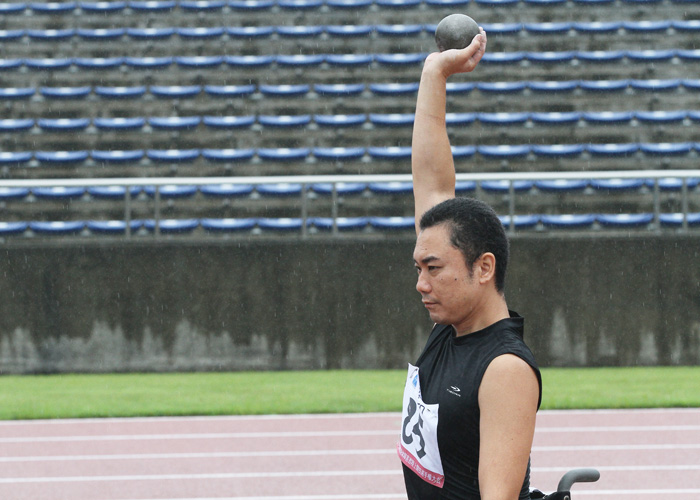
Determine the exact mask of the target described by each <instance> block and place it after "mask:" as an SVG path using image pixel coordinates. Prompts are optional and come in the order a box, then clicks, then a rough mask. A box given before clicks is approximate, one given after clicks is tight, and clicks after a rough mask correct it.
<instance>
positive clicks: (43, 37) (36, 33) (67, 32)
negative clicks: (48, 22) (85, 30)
mask: <svg viewBox="0 0 700 500" xmlns="http://www.w3.org/2000/svg"><path fill="white" fill-rule="evenodd" d="M73 35H75V30H74V29H71V28H67V29H58V30H55V29H50V30H39V29H30V30H27V36H28V37H29V38H30V39H32V40H37V41H47V42H51V41H54V42H60V41H65V40H69V39H71V38H73Z"/></svg>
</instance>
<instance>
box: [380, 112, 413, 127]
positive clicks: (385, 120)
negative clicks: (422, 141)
mask: <svg viewBox="0 0 700 500" xmlns="http://www.w3.org/2000/svg"><path fill="white" fill-rule="evenodd" d="M414 118H415V115H414V114H413V113H370V114H369V121H370V123H371V124H372V125H375V126H380V127H410V126H413V120H414Z"/></svg>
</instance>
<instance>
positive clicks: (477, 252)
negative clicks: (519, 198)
mask: <svg viewBox="0 0 700 500" xmlns="http://www.w3.org/2000/svg"><path fill="white" fill-rule="evenodd" d="M443 224H444V225H445V226H446V227H447V228H448V233H449V235H450V243H451V245H452V246H454V247H455V248H457V249H458V250H459V251H460V252H461V253H462V255H463V256H464V259H465V263H466V266H467V270H468V272H469V275H470V276H471V275H472V271H473V268H474V264H475V263H476V262H477V260H478V259H479V258H480V257H481V256H482V255H484V254H485V253H492V254H493V256H494V257H495V261H496V268H495V271H494V285H495V287H496V291H498V292H499V293H501V294H502V293H503V292H504V290H505V281H506V269H507V267H508V256H509V244H508V237H507V236H506V232H505V229H504V227H503V224H502V223H501V221H500V219H499V218H498V215H496V212H494V210H493V209H492V208H491V207H490V206H489V205H487V204H486V203H484V202H481V201H479V200H476V199H474V198H452V199H449V200H446V201H444V202H442V203H439V204H438V205H435V206H434V207H433V208H431V209H430V210H428V211H427V212H425V213H424V214H423V216H422V217H421V220H420V226H419V227H420V230H421V231H424V230H425V229H427V228H430V227H435V226H439V225H443Z"/></svg>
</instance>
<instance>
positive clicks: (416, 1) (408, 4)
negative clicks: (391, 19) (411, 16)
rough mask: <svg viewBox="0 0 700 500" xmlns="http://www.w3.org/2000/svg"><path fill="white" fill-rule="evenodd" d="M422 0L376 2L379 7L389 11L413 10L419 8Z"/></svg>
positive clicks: (378, 0)
mask: <svg viewBox="0 0 700 500" xmlns="http://www.w3.org/2000/svg"><path fill="white" fill-rule="evenodd" d="M421 1H422V0H374V3H375V4H376V5H377V6H379V7H384V8H389V9H412V8H415V7H418V6H419V5H420V4H421Z"/></svg>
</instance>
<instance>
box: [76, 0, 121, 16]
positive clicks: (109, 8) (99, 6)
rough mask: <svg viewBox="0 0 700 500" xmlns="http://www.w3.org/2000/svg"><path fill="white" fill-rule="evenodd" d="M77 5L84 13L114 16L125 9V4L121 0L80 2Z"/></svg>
mask: <svg viewBox="0 0 700 500" xmlns="http://www.w3.org/2000/svg"><path fill="white" fill-rule="evenodd" d="M79 5H80V9H81V10H82V11H83V12H84V13H98V14H104V15H107V14H114V13H116V12H121V11H123V10H124V9H126V2H125V1H121V0H119V1H115V0H111V1H97V2H80V3H79Z"/></svg>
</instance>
